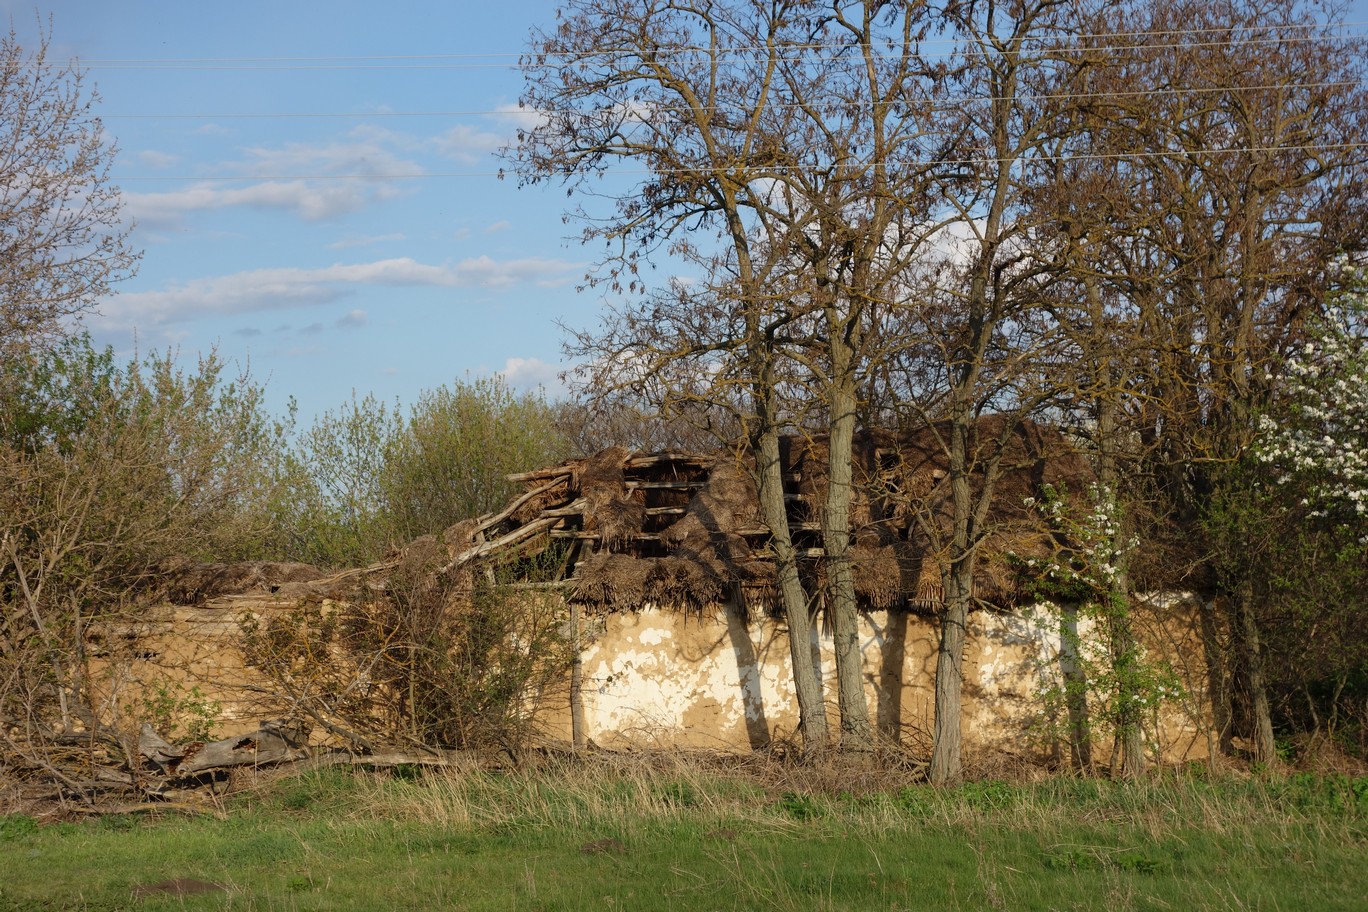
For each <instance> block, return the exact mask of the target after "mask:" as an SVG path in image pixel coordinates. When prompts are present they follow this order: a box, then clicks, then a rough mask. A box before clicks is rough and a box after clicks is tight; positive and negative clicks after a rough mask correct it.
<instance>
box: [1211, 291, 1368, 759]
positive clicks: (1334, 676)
mask: <svg viewBox="0 0 1368 912" xmlns="http://www.w3.org/2000/svg"><path fill="white" fill-rule="evenodd" d="M1348 278H1349V285H1350V290H1349V291H1346V292H1343V293H1341V294H1340V295H1339V296H1338V297H1336V298H1335V299H1334V300H1333V301H1331V302H1330V304H1329V305H1328V306H1327V307H1326V309H1325V311H1324V313H1323V314H1322V315H1321V316H1320V317H1319V318H1318V319H1317V320H1316V321H1314V322H1313V323H1311V324H1310V325H1309V326H1308V327H1306V331H1305V334H1304V339H1303V341H1302V342H1300V343H1299V344H1298V347H1297V348H1296V350H1295V351H1293V352H1292V353H1291V354H1290V355H1289V357H1288V358H1287V359H1286V360H1285V361H1283V363H1282V364H1281V365H1280V366H1279V368H1278V370H1277V371H1276V372H1275V373H1274V374H1272V375H1270V376H1269V377H1268V378H1267V381H1268V383H1269V386H1270V388H1271V390H1272V391H1273V395H1272V398H1271V400H1270V402H1269V403H1268V405H1267V407H1266V408H1265V410H1264V412H1263V414H1262V415H1260V416H1259V418H1258V425H1257V435H1256V437H1255V440H1254V442H1253V444H1252V446H1251V447H1250V449H1249V452H1248V454H1247V458H1246V459H1245V460H1243V461H1242V462H1241V463H1240V464H1238V465H1236V466H1233V467H1232V468H1231V471H1230V478H1231V481H1232V483H1230V484H1228V485H1227V487H1226V490H1225V491H1224V493H1223V494H1222V496H1221V497H1220V498H1219V503H1218V504H1217V509H1214V510H1213V511H1212V513H1211V514H1210V516H1209V517H1208V521H1207V532H1208V534H1209V535H1210V538H1211V540H1212V541H1213V542H1214V543H1215V545H1216V548H1217V550H1218V551H1219V552H1220V553H1219V554H1218V560H1217V561H1216V562H1215V563H1216V566H1217V569H1218V572H1223V573H1225V574H1227V575H1228V576H1229V577H1230V578H1231V579H1236V580H1241V581H1244V585H1245V587H1246V590H1247V591H1248V592H1249V594H1250V612H1249V614H1250V618H1249V622H1250V623H1251V625H1256V626H1257V629H1258V639H1259V642H1260V649H1261V652H1262V653H1263V658H1261V660H1260V665H1261V667H1262V671H1261V673H1262V674H1263V675H1264V676H1265V678H1264V681H1263V684H1264V687H1263V688H1262V689H1263V690H1264V691H1265V692H1266V693H1267V697H1266V698H1265V700H1266V703H1267V705H1266V706H1262V707H1261V706H1259V705H1257V702H1256V705H1254V706H1253V707H1252V712H1253V714H1254V715H1255V717H1256V720H1258V721H1259V724H1260V726H1261V728H1262V729H1263V730H1261V731H1259V732H1258V733H1257V737H1259V738H1262V739H1266V740H1267V741H1269V742H1270V743H1272V742H1273V741H1274V740H1275V734H1274V727H1275V724H1276V727H1277V728H1278V729H1280V732H1281V734H1282V735H1284V736H1286V735H1290V734H1295V732H1296V731H1298V730H1306V729H1309V730H1313V731H1318V732H1321V733H1329V734H1334V735H1339V736H1340V737H1341V738H1342V740H1344V742H1345V746H1347V747H1350V748H1352V749H1354V750H1357V751H1359V752H1364V751H1368V703H1366V702H1365V698H1368V629H1365V628H1368V625H1365V623H1364V620H1365V612H1368V339H1365V332H1364V328H1365V316H1366V315H1368V294H1365V289H1366V288H1368V285H1365V283H1364V277H1363V276H1362V275H1359V274H1351V275H1349V277H1348ZM1249 689H1250V691H1251V694H1252V696H1251V699H1252V700H1255V701H1258V700H1259V692H1258V689H1255V688H1252V687H1251V688H1249ZM1346 712H1347V713H1348V716H1346ZM1281 743H1282V744H1283V745H1288V744H1289V743H1290V742H1288V741H1286V740H1284V741H1282V742H1281ZM1256 753H1258V755H1260V756H1267V755H1269V749H1268V748H1267V747H1265V748H1263V749H1262V750H1261V751H1258V752H1256Z"/></svg>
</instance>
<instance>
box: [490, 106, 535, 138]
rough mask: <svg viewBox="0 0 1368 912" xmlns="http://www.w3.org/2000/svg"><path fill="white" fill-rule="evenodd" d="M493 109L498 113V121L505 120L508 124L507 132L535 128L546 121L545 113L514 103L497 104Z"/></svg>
mask: <svg viewBox="0 0 1368 912" xmlns="http://www.w3.org/2000/svg"><path fill="white" fill-rule="evenodd" d="M495 110H496V111H497V112H498V113H499V120H500V122H506V123H508V124H509V126H510V130H509V133H510V134H511V133H514V132H516V131H517V130H519V129H523V130H535V129H537V128H539V127H542V126H545V125H546V123H547V118H546V115H545V114H543V113H542V112H541V111H538V110H537V109H535V108H524V107H522V106H521V105H516V104H504V105H499V106H498V107H497V108H495Z"/></svg>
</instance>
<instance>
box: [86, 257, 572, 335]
mask: <svg viewBox="0 0 1368 912" xmlns="http://www.w3.org/2000/svg"><path fill="white" fill-rule="evenodd" d="M582 268H583V267H582V266H581V264H578V263H571V262H567V261H565V260H551V259H544V258H540V257H528V258H524V259H516V260H494V259H492V258H490V257H487V256H481V257H473V258H471V259H466V260H462V261H460V262H458V263H445V264H442V265H439V266H433V265H429V264H426V263H419V262H418V261H416V260H413V259H410V258H408V257H401V258H396V259H388V260H376V261H374V262H371V263H338V264H334V265H332V266H326V267H323V268H321V269H294V268H283V269H257V270H252V271H248V272H239V273H234V274H232V275H226V276H215V277H212V278H203V279H192V280H191V281H188V282H182V283H175V284H172V285H169V286H168V287H166V288H164V289H161V290H159V291H135V292H125V293H123V294H120V295H117V296H115V297H113V298H109V299H107V300H105V301H103V302H102V303H101V306H100V314H99V315H98V316H95V317H92V318H91V322H92V324H94V325H95V326H96V327H98V328H100V329H103V330H106V331H118V330H126V329H132V328H134V327H139V326H142V327H146V326H161V325H165V324H170V323H181V322H185V321H188V320H193V319H196V318H199V317H204V316H211V315H224V314H241V313H255V312H264V311H281V310H288V309H291V308H295V307H304V306H311V305H318V304H328V303H331V302H333V301H337V300H339V299H340V298H342V297H343V296H345V295H346V294H348V292H349V288H348V286H354V285H380V286H399V287H416V286H430V287H439V288H476V287H482V288H501V287H506V286H509V285H514V284H517V283H519V282H532V283H535V284H537V285H540V286H548V285H555V284H563V283H565V282H568V281H570V280H571V279H572V278H573V277H574V276H575V275H577V274H578V273H579V272H580V270H581V269H582ZM355 313H360V317H357V318H356V319H364V316H365V315H364V312H360V311H353V312H352V313H349V314H348V315H347V317H344V318H343V320H347V319H349V318H351V317H352V314H355Z"/></svg>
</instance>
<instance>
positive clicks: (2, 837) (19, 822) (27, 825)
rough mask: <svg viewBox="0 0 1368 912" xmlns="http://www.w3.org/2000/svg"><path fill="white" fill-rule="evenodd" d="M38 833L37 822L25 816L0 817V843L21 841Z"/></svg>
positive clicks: (7, 815)
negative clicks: (13, 840)
mask: <svg viewBox="0 0 1368 912" xmlns="http://www.w3.org/2000/svg"><path fill="white" fill-rule="evenodd" d="M37 832H38V821H36V820H34V819H33V818H32V817H29V816H27V815H25V814H5V815H3V816H0V842H8V841H9V840H11V839H23V838H24V837H26V836H32V835H33V834H35V833H37Z"/></svg>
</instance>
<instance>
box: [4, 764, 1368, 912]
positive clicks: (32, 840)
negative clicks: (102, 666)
mask: <svg viewBox="0 0 1368 912" xmlns="http://www.w3.org/2000/svg"><path fill="white" fill-rule="evenodd" d="M401 772H407V771H401ZM196 884H201V885H204V884H213V885H216V887H217V888H213V889H211V890H210V892H203V893H187V892H183V891H186V890H189V889H192V888H194V886H195V885H196ZM128 908H141V909H148V910H157V909H240V910H266V909H280V910H313V909H317V910H329V909H377V910H391V909H500V910H505V909H515V910H574V909H594V910H603V909H608V910H636V909H641V910H657V909H660V910H686V909H687V910H694V909H698V910H751V909H755V910H761V909H774V910H788V909H792V910H805V912H810V910H827V909H852V910H853V909H859V910H890V912H891V910H922V909H935V910H961V909H963V910H970V909H973V910H978V909H1003V910H1030V909H1041V910H1045V909H1059V910H1069V909H1104V910H1107V912H1124V910H1131V909H1156V910H1157V909H1183V910H1192V909H1220V910H1248V909H1261V910H1303V909H1308V910H1326V909H1345V910H1349V909H1355V910H1363V909H1368V779H1357V780H1355V779H1349V778H1347V777H1343V776H1335V777H1318V776H1310V775H1295V776H1292V777H1290V778H1286V779H1268V780H1266V781H1264V780H1259V779H1254V778H1237V777H1230V778H1219V779H1212V778H1207V777H1200V776H1191V775H1189V776H1182V777H1177V776H1173V775H1163V776H1159V777H1156V778H1153V779H1150V780H1147V781H1144V782H1138V783H1120V784H1118V783H1110V782H1104V781H1097V780H1078V779H1057V780H1051V781H1047V782H1044V783H1037V784H1029V785H1009V784H1007V783H1003V782H980V783H974V784H970V785H966V786H964V787H962V788H959V789H956V790H949V791H936V790H933V789H930V788H929V787H926V786H920V785H915V786H901V787H900V786H898V785H897V784H896V783H892V782H891V777H890V776H888V775H887V774H880V775H879V776H878V777H877V778H876V777H873V776H871V777H868V778H866V777H863V776H861V775H859V774H858V773H856V772H852V771H850V770H845V771H842V770H812V769H798V770H793V769H788V770H785V769H782V768H778V767H765V768H756V767H754V766H747V767H745V768H733V769H726V768H722V767H718V766H712V767H706V766H701V765H699V764H696V763H693V764H691V763H685V762H676V761H661V760H657V761H653V762H651V761H637V762H625V761H622V760H617V761H613V762H607V761H604V762H600V761H593V762H584V763H578V764H566V765H557V766H555V767H554V768H543V769H540V770H537V771H533V772H518V773H502V774H495V773H470V774H465V775H459V776H458V775H451V774H445V775H432V776H426V775H419V774H417V773H412V774H410V775H399V776H395V775H389V774H384V775H382V774H374V773H363V772H353V771H351V770H346V769H338V768H334V769H330V770H325V771H322V772H318V773H312V774H308V775H305V776H301V777H296V778H289V779H283V780H280V781H277V782H275V783H273V784H271V785H263V786H258V787H255V788H253V789H251V790H249V791H248V792H246V793H245V794H241V795H239V796H237V797H234V798H231V799H228V800H226V801H224V802H223V804H222V805H221V806H219V807H218V808H216V809H214V813H212V814H208V813H207V814H200V815H195V816H185V815H179V816H177V815H169V814H166V813H163V814H162V815H160V816H149V815H132V814H121V815H116V816H105V817H95V818H91V819H88V820H75V821H74V820H71V819H67V820H65V821H64V822H60V823H48V822H44V823H42V824H40V823H39V822H38V821H35V820H33V819H32V818H29V817H25V816H19V815H10V816H6V817H0V910H12V909H86V910H116V909H128Z"/></svg>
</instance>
